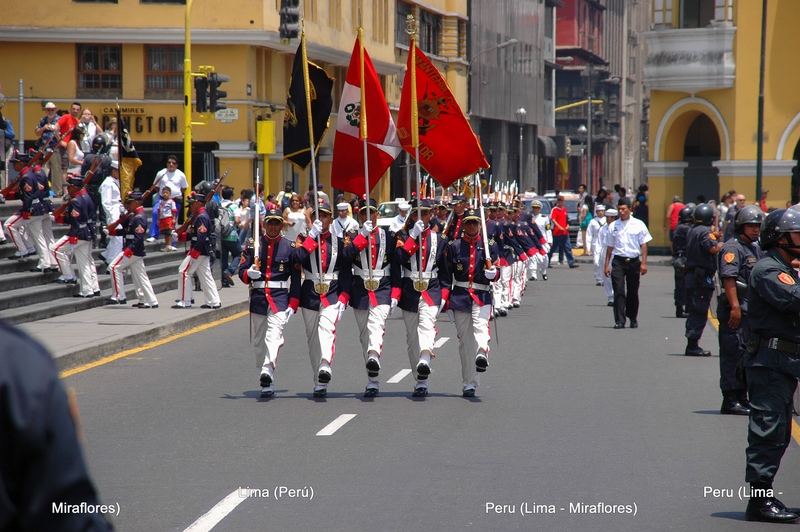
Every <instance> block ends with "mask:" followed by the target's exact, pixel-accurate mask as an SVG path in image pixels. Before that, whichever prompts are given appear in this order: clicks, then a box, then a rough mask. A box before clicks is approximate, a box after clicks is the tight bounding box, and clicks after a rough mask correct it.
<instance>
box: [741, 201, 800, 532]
mask: <svg viewBox="0 0 800 532" xmlns="http://www.w3.org/2000/svg"><path fill="white" fill-rule="evenodd" d="M761 249H763V250H764V251H766V256H765V257H764V258H763V259H761V260H760V261H758V262H757V263H756V265H755V267H754V268H753V271H752V273H751V274H750V284H749V285H748V288H747V300H748V307H749V308H748V310H749V312H748V322H749V325H750V338H749V339H748V341H747V354H746V355H745V359H744V366H745V372H746V374H747V392H748V395H749V398H750V425H749V431H748V434H747V441H748V446H747V468H746V473H745V481H746V482H749V483H750V487H751V497H750V501H749V502H748V504H747V511H746V512H745V518H746V519H747V520H748V521H768V522H774V523H782V522H796V521H797V520H799V519H800V509H798V508H787V507H786V506H785V505H784V504H783V503H782V502H781V501H779V500H778V499H776V498H775V497H774V492H773V490H772V481H773V479H774V478H775V474H776V473H777V471H778V467H779V466H780V462H781V458H782V457H783V453H784V452H786V449H787V448H788V447H789V442H790V441H791V438H792V434H791V433H792V395H793V394H794V391H795V388H797V379H798V378H800V329H799V328H798V327H797V323H798V321H800V281H798V277H797V273H796V272H795V270H794V267H793V266H796V265H797V259H798V258H800V212H797V211H796V210H794V209H781V210H777V211H774V212H771V213H770V214H768V215H767V217H766V218H765V219H764V223H763V224H762V226H761ZM793 263H794V264H793Z"/></svg>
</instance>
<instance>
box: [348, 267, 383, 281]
mask: <svg viewBox="0 0 800 532" xmlns="http://www.w3.org/2000/svg"><path fill="white" fill-rule="evenodd" d="M353 273H355V274H356V275H358V276H359V277H363V278H364V279H369V270H365V269H364V268H359V267H358V266H353ZM388 275H389V268H384V269H382V270H372V277H373V278H375V279H377V278H380V277H387V276H388Z"/></svg>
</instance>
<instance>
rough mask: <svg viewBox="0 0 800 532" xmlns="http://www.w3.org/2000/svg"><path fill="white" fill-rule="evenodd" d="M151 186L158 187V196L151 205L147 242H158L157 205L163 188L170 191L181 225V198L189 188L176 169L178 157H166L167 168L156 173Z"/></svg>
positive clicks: (180, 172)
mask: <svg viewBox="0 0 800 532" xmlns="http://www.w3.org/2000/svg"><path fill="white" fill-rule="evenodd" d="M153 184H156V185H158V196H157V197H156V199H155V203H154V204H153V220H152V223H151V224H150V238H148V239H147V241H148V242H155V241H156V240H158V233H159V227H158V204H159V203H160V202H161V195H162V194H161V191H162V190H164V187H169V189H170V199H172V201H174V202H175V205H176V206H177V208H178V218H177V220H176V221H177V222H178V223H179V224H180V223H183V197H184V195H185V194H186V189H188V188H189V182H188V181H187V180H186V174H184V173H183V172H182V171H181V170H179V169H178V157H177V156H175V155H168V156H167V167H166V168H163V169H161V170H159V171H158V173H157V174H156V177H155V179H154V180H153Z"/></svg>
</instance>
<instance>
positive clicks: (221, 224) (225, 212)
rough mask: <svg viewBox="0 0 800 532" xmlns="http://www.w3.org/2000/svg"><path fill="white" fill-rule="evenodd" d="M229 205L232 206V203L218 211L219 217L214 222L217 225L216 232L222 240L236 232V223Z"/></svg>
mask: <svg viewBox="0 0 800 532" xmlns="http://www.w3.org/2000/svg"><path fill="white" fill-rule="evenodd" d="M231 205H233V202H229V203H228V204H227V205H225V206H224V207H222V208H221V209H220V210H219V217H218V218H217V219H216V220H215V222H216V224H218V225H217V230H218V231H219V233H220V236H221V237H222V238H223V239H225V238H228V237H229V236H231V233H233V232H234V231H235V230H236V222H235V220H234V217H233V213H232V212H231V209H230V207H231Z"/></svg>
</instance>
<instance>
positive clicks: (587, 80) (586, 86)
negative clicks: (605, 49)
mask: <svg viewBox="0 0 800 532" xmlns="http://www.w3.org/2000/svg"><path fill="white" fill-rule="evenodd" d="M599 75H600V73H599V72H598V71H597V70H595V69H594V65H592V64H591V63H587V64H586V66H585V67H584V69H583V70H581V81H582V82H583V91H584V92H585V93H586V105H587V106H588V113H587V115H586V191H587V192H588V193H589V194H590V195H591V193H592V189H593V187H592V98H594V89H595V86H596V85H597V77H598V76H599Z"/></svg>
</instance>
